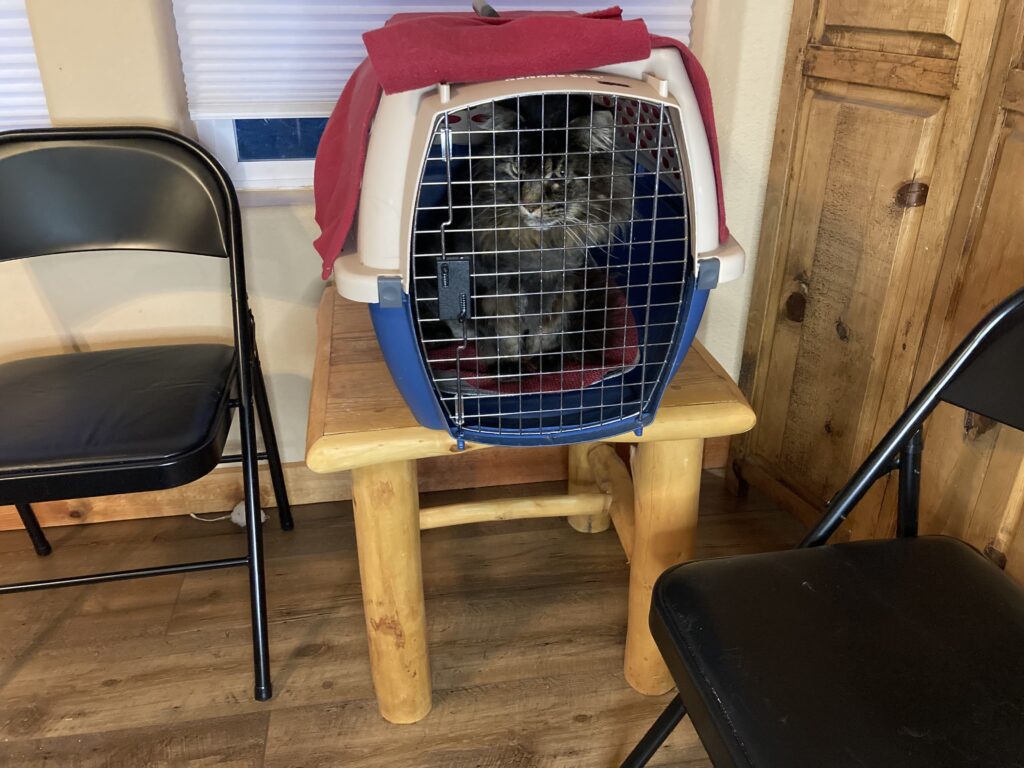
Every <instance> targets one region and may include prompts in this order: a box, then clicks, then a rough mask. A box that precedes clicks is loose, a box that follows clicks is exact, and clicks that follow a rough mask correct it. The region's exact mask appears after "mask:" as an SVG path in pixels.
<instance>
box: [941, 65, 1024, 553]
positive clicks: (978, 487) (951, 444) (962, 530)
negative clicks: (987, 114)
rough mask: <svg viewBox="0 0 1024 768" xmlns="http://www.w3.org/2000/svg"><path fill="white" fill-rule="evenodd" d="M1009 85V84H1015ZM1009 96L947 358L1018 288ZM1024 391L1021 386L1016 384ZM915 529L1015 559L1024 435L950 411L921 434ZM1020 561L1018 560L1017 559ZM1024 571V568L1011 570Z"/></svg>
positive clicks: (1021, 120)
mask: <svg viewBox="0 0 1024 768" xmlns="http://www.w3.org/2000/svg"><path fill="white" fill-rule="evenodd" d="M1014 79H1015V78H1014V77H1013V76H1011V77H1010V78H1009V80H1008V82H1013V81H1014ZM1019 108H1020V107H1019V105H1018V104H1017V101H1016V98H1015V96H1014V95H1013V93H1012V92H1010V89H1007V91H1005V92H1004V101H1003V104H1002V105H1001V114H1002V119H1001V121H1000V122H999V123H998V124H997V125H996V128H995V130H994V131H993V132H992V135H991V140H990V147H989V150H988V154H989V158H990V160H989V163H988V164H987V168H986V170H985V174H984V176H983V178H982V179H981V194H979V195H978V197H977V199H978V200H980V204H979V205H977V206H975V207H974V208H973V210H972V211H971V213H972V218H973V221H972V222H971V225H970V227H969V229H968V232H970V233H972V234H970V235H969V240H968V242H969V246H968V249H967V253H966V255H965V258H964V261H963V265H964V266H963V269H962V275H961V277H960V282H959V287H958V290H957V291H956V293H955V295H954V297H953V299H952V301H951V303H950V306H949V309H948V310H947V313H946V326H947V329H946V333H945V335H946V339H947V341H946V344H945V347H946V352H947V353H948V352H949V351H950V350H951V349H952V348H953V346H955V345H956V344H957V343H958V342H959V340H960V339H961V338H962V337H963V336H964V335H966V334H967V333H968V332H969V331H970V330H971V328H972V327H973V326H974V325H975V323H977V322H978V321H979V320H980V319H981V318H982V317H983V316H984V315H985V314H986V313H987V312H988V311H989V310H990V309H991V308H992V307H993V306H995V305H996V304H997V303H999V302H1000V301H1001V300H1002V299H1003V298H1005V297H1006V295H1007V294H1009V293H1010V292H1011V291H1012V290H1014V289H1015V288H1018V287H1020V286H1021V285H1022V284H1024V185H1022V184H1021V183H1020V180H1021V179H1022V178H1024V115H1022V114H1021V113H1019V112H1017V111H1015V110H1017V109H1019ZM1022 391H1024V382H1022ZM925 439H926V450H925V454H924V464H923V477H924V480H925V482H924V486H923V491H922V499H921V502H922V503H921V528H922V530H923V531H926V532H937V533H945V534H948V535H951V536H957V537H959V538H962V539H964V540H966V541H968V542H970V543H971V544H973V545H974V546H976V547H978V548H979V549H983V550H984V549H986V548H989V549H990V551H992V552H994V553H996V554H995V556H996V557H997V558H998V556H999V554H1000V553H1001V554H1002V555H1006V556H1007V557H1009V556H1010V554H1009V553H1010V552H1011V548H1012V552H1013V557H1014V558H1015V559H1019V558H1020V557H1021V556H1022V555H1024V552H1021V550H1022V549H1024V547H1022V544H1024V542H1017V544H1016V546H1014V539H1015V538H1020V537H1019V536H1017V535H1016V529H1017V528H1018V527H1019V526H1018V523H1019V520H1020V512H1021V505H1022V504H1024V433H1022V432H1020V431H1018V430H1014V429H1011V428H1008V427H1002V426H1000V425H999V424H996V423H993V422H991V421H990V420H988V419H985V418H983V417H979V416H975V415H973V414H969V415H966V416H965V413H964V411H963V410H961V409H959V408H953V407H950V406H942V407H940V408H939V409H937V410H936V412H935V413H934V414H933V415H932V417H931V419H930V420H929V422H928V425H927V429H926V432H925ZM1018 552H1020V554H1017V553H1018ZM1014 568H1015V569H1021V570H1022V571H1024V563H1016V562H1015V563H1014Z"/></svg>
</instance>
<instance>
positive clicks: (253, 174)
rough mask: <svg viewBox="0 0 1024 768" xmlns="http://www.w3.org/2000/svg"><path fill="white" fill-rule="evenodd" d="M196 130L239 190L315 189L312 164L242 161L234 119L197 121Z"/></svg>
mask: <svg viewBox="0 0 1024 768" xmlns="http://www.w3.org/2000/svg"><path fill="white" fill-rule="evenodd" d="M311 117H316V115H311ZM239 119H243V118H239ZM269 119H273V118H269ZM195 126H196V135H197V136H198V137H199V143H200V144H202V145H203V146H205V147H206V148H207V149H208V150H210V151H211V152H212V153H213V156H214V157H216V158H217V159H218V160H219V161H220V164H221V165H223V166H224V170H225V171H227V172H228V175H229V176H230V177H231V180H232V181H233V182H234V183H235V188H236V189H244V190H259V189H307V188H310V187H312V186H313V160H303V159H298V160H239V159H238V139H237V137H236V135H235V121H234V120H233V119H231V118H222V119H217V120H196V121H195Z"/></svg>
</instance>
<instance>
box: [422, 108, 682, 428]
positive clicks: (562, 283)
mask: <svg viewBox="0 0 1024 768" xmlns="http://www.w3.org/2000/svg"><path fill="white" fill-rule="evenodd" d="M671 110H672V108H671V107H668V106H664V105H662V104H660V103H655V102H650V101H644V100H640V99H635V98H624V97H622V96H603V95H594V94H578V93H577V94H569V93H554V94H553V93H547V94H542V95H537V94H523V95H519V96H514V97H511V98H504V99H500V100H495V101H489V102H484V103H480V104H477V105H475V106H472V107H470V108H462V109H459V110H453V111H449V112H444V113H442V114H440V115H439V116H438V117H437V119H436V122H435V124H434V127H433V140H432V143H431V145H430V149H429V151H428V153H427V156H426V158H425V159H424V162H423V171H422V174H421V176H420V184H419V189H418V192H417V200H416V211H415V218H414V226H413V244H412V251H413V254H412V265H411V270H410V273H411V277H412V280H411V281H410V282H411V285H412V290H411V293H412V298H413V306H414V311H413V317H414V322H415V325H416V329H417V333H418V337H419V341H420V347H421V351H422V354H423V357H424V360H425V362H426V366H427V369H428V371H429V374H430V379H431V382H432V385H433V388H434V391H435V394H436V396H437V397H438V399H439V401H440V402H441V404H442V406H443V408H444V411H445V413H446V415H447V417H448V419H449V420H450V422H451V423H452V424H453V425H454V426H455V428H456V430H457V432H458V433H459V434H462V433H463V432H465V433H466V434H471V435H479V436H485V437H486V436H493V437H498V436H500V435H503V434H504V435H508V434H517V435H523V434H536V435H538V437H541V436H545V435H548V436H555V435H561V436H562V439H564V440H567V441H568V440H572V439H575V437H578V438H579V439H580V440H583V439H586V431H587V429H588V428H593V427H595V426H598V425H606V424H609V423H612V422H617V423H622V424H624V425H625V426H624V429H623V431H625V430H626V429H629V428H636V429H639V428H642V425H643V424H644V423H646V422H649V420H650V418H652V417H653V413H652V412H651V407H652V404H656V403H657V401H658V399H660V393H661V390H662V389H663V388H664V386H665V384H666V383H667V378H668V375H670V374H671V372H672V370H674V363H678V358H679V355H680V354H681V352H682V351H683V350H680V349H679V336H680V333H681V327H682V321H683V318H684V317H685V310H686V307H687V304H688V301H689V297H690V295H691V293H692V290H693V277H692V276H693V271H694V270H693V262H692V258H693V257H692V254H691V247H690V241H691V236H690V233H691V227H690V219H691V215H690V200H689V196H688V191H687V183H686V179H685V178H684V175H683V172H682V171H681V169H682V168H683V167H684V164H683V163H681V158H680V153H681V152H682V147H681V145H680V141H679V140H678V139H677V136H676V128H675V127H674V120H673V119H672V117H673V115H672V112H671Z"/></svg>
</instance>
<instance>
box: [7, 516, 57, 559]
mask: <svg viewBox="0 0 1024 768" xmlns="http://www.w3.org/2000/svg"><path fill="white" fill-rule="evenodd" d="M14 506H15V507H16V508H17V510H18V516H19V517H20V518H21V522H22V525H24V526H25V530H26V531H27V532H28V537H29V538H30V539H32V546H33V547H35V550H36V554H37V555H39V556H40V557H45V556H46V555H48V554H50V553H51V552H52V551H53V548H52V547H51V546H50V542H48V541H47V540H46V534H45V533H43V529H42V528H40V527H39V521H38V520H37V519H36V513H35V512H33V511H32V506H31V505H30V504H15V505H14Z"/></svg>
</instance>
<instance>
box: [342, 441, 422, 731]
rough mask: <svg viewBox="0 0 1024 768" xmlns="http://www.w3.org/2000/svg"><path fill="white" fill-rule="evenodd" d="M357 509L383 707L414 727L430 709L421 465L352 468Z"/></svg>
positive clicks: (388, 716)
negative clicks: (418, 473) (418, 470)
mask: <svg viewBox="0 0 1024 768" xmlns="http://www.w3.org/2000/svg"><path fill="white" fill-rule="evenodd" d="M352 506H353V509H354V511H355V525H356V544H357V548H358V552H359V578H360V581H361V582H362V589H363V612H364V614H365V618H366V635H367V637H368V638H369V643H370V671H371V673H372V675H373V687H374V690H375V691H376V693H377V706H378V707H379V708H380V713H381V715H382V716H383V717H384V719H385V720H388V721H390V722H392V723H414V722H416V721H417V720H421V719H422V718H423V717H425V716H426V714H427V713H428V712H429V711H430V706H431V686H430V662H429V659H428V656H427V633H426V611H425V609H424V605H423V570H422V567H421V563H420V520H419V514H420V510H419V492H418V489H417V487H416V462H415V461H395V462H390V463H385V464H378V465H376V466H372V467H360V468H356V469H353V470H352Z"/></svg>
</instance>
